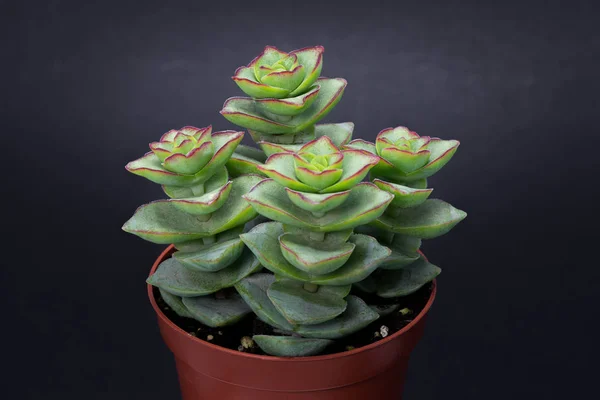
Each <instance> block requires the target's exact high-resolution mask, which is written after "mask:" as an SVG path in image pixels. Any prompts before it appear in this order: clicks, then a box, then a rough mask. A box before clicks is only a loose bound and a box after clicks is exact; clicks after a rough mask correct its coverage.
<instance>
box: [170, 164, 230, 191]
mask: <svg viewBox="0 0 600 400" xmlns="http://www.w3.org/2000/svg"><path fill="white" fill-rule="evenodd" d="M227 182H229V174H228V172H227V168H225V167H221V169H220V170H218V171H217V172H215V174H214V175H213V176H211V177H210V178H209V179H208V180H207V181H206V182H204V183H198V184H196V185H192V186H187V187H186V186H166V185H163V186H162V189H163V192H165V194H166V195H167V196H169V197H170V198H172V199H184V198H187V197H197V196H202V195H203V194H204V193H207V192H212V191H213V190H216V189H218V188H220V187H222V186H224V185H225V184H226V183H227Z"/></svg>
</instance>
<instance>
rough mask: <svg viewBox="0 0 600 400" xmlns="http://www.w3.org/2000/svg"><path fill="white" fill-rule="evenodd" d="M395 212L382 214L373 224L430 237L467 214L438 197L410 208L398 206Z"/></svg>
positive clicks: (412, 234)
mask: <svg viewBox="0 0 600 400" xmlns="http://www.w3.org/2000/svg"><path fill="white" fill-rule="evenodd" d="M396 212H397V213H396V214H395V215H394V216H391V215H389V214H383V215H382V216H381V217H379V219H377V220H376V221H373V225H374V226H376V227H379V228H382V229H385V230H388V231H392V232H395V233H400V234H402V235H408V236H415V237H418V238H421V239H432V238H435V237H438V236H441V235H444V234H445V233H447V232H448V231H450V230H451V229H452V228H454V226H456V224H458V223H459V222H460V221H462V220H463V219H465V217H466V216H467V213H465V212H464V211H462V210H459V209H457V208H454V207H452V206H451V205H450V204H448V203H446V202H444V201H442V200H439V199H429V200H426V201H425V202H424V203H423V204H421V205H419V206H416V207H412V208H398V209H396Z"/></svg>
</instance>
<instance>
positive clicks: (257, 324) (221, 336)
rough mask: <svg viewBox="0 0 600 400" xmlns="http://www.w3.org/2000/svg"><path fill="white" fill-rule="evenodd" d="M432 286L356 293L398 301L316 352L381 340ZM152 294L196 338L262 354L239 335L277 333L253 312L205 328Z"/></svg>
mask: <svg viewBox="0 0 600 400" xmlns="http://www.w3.org/2000/svg"><path fill="white" fill-rule="evenodd" d="M432 288H433V284H432V283H428V284H427V285H425V286H423V287H422V288H421V289H419V290H418V291H416V292H415V293H413V294H411V295H409V296H406V297H399V298H393V299H382V298H380V297H377V296H374V295H368V294H365V293H362V292H361V293H356V294H357V295H358V296H359V297H360V298H362V299H363V300H364V301H365V302H366V303H367V304H370V305H378V306H385V305H388V304H398V305H399V307H398V310H396V311H394V312H392V313H391V314H389V315H386V316H385V317H381V318H379V319H378V320H377V321H374V322H373V323H371V324H370V325H369V326H367V327H366V328H364V329H362V330H360V331H358V332H356V333H354V334H352V335H349V336H346V337H344V338H341V339H337V340H335V342H334V343H333V344H331V345H330V346H328V347H327V349H325V351H324V352H323V353H321V354H320V355H323V354H333V353H340V352H343V351H347V350H351V349H355V348H359V347H363V346H366V345H369V344H371V343H374V342H377V341H378V340H381V339H383V337H384V336H389V335H392V334H394V333H396V332H398V331H399V330H400V329H402V328H404V327H405V326H406V325H408V324H409V323H410V322H411V321H412V320H413V318H414V317H415V316H416V315H418V314H419V313H420V312H421V310H423V308H424V307H425V304H427V301H428V300H429V295H430V294H431V290H432ZM153 293H154V298H155V299H156V302H157V304H158V306H159V307H160V309H161V310H162V311H163V313H164V314H165V315H166V316H167V317H168V318H169V319H170V320H171V321H172V322H173V323H174V324H175V325H177V326H178V327H180V328H181V329H183V330H185V331H187V332H188V333H189V334H190V335H193V336H196V337H197V338H199V339H202V340H205V341H208V342H210V343H213V344H216V345H219V346H223V347H226V348H228V349H232V350H237V351H243V352H246V353H253V354H263V355H264V354H265V353H264V352H263V351H262V350H260V348H258V346H256V345H255V346H254V347H252V348H244V347H243V346H242V345H241V341H242V337H244V336H248V337H250V338H251V337H252V336H253V335H277V333H276V332H274V331H273V328H272V327H271V326H270V325H267V324H265V323H264V322H262V321H260V320H259V319H258V318H256V315H254V314H253V313H251V314H249V315H248V316H247V317H246V318H244V319H243V320H241V321H240V322H238V323H237V324H235V325H232V326H228V327H223V328H211V327H208V326H206V325H204V324H202V323H200V322H198V321H196V320H194V319H190V318H184V317H180V316H179V315H177V314H175V312H173V310H171V308H170V307H169V306H168V305H167V304H166V303H165V302H164V301H163V299H162V297H161V295H160V292H159V291H158V289H156V288H154V290H153ZM405 309H408V310H410V312H408V313H406V314H405V315H404V314H403V313H401V312H400V310H404V311H405V312H406V310H405ZM382 326H385V327H387V328H388V329H387V335H385V332H384V336H382V334H381V332H382ZM383 331H385V328H383Z"/></svg>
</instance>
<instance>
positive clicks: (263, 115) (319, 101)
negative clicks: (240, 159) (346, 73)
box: [221, 46, 347, 144]
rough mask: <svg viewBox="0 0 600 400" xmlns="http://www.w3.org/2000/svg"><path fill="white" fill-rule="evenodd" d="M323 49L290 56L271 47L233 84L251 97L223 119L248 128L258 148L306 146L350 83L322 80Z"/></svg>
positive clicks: (229, 104)
mask: <svg viewBox="0 0 600 400" xmlns="http://www.w3.org/2000/svg"><path fill="white" fill-rule="evenodd" d="M323 52H324V49H323V47H322V46H315V47H307V48H304V49H299V50H294V51H292V52H290V53H286V52H284V51H281V50H279V49H277V48H275V47H272V46H267V47H265V49H264V51H263V52H262V53H261V54H260V55H259V56H258V57H256V58H255V59H254V60H252V61H251V62H250V63H249V64H248V65H247V66H243V67H240V68H238V69H237V70H236V72H235V75H234V76H233V80H234V81H235V83H236V84H237V85H238V86H239V87H240V89H241V90H242V91H243V92H244V93H246V94H247V95H248V96H250V97H232V98H230V99H228V100H227V101H226V102H225V104H224V105H223V109H222V110H221V114H222V115H223V116H224V117H225V118H227V119H228V120H229V121H231V122H233V123H234V124H236V125H238V126H241V127H244V128H247V129H248V131H249V132H250V134H251V135H252V138H253V139H254V140H255V141H256V142H261V141H265V142H271V143H287V144H293V143H306V142H308V141H309V140H312V139H314V138H315V123H316V122H317V121H319V120H320V119H322V118H323V117H325V116H326V115H327V114H328V113H329V112H330V111H331V110H332V109H333V107H335V105H336V104H337V103H338V102H339V101H340V99H341V97H342V94H343V92H344V89H345V88H346V84H347V82H346V80H344V79H341V78H333V79H330V78H323V77H320V74H321V69H322V68H323Z"/></svg>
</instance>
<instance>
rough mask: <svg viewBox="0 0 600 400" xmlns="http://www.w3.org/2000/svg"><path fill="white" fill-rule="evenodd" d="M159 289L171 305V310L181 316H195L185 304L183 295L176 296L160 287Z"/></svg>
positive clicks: (163, 297) (166, 301)
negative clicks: (182, 298) (182, 299)
mask: <svg viewBox="0 0 600 400" xmlns="http://www.w3.org/2000/svg"><path fill="white" fill-rule="evenodd" d="M158 291H159V292H160V296H161V297H162V299H163V300H164V301H165V303H167V305H168V306H169V307H171V310H173V311H174V312H175V314H177V315H179V316H180V317H185V318H194V317H193V315H192V313H190V312H189V311H188V309H187V308H186V307H185V306H184V305H183V302H182V301H181V297H179V296H175V295H173V294H171V293H169V292H167V291H165V290H162V289H160V288H159V289H158Z"/></svg>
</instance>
